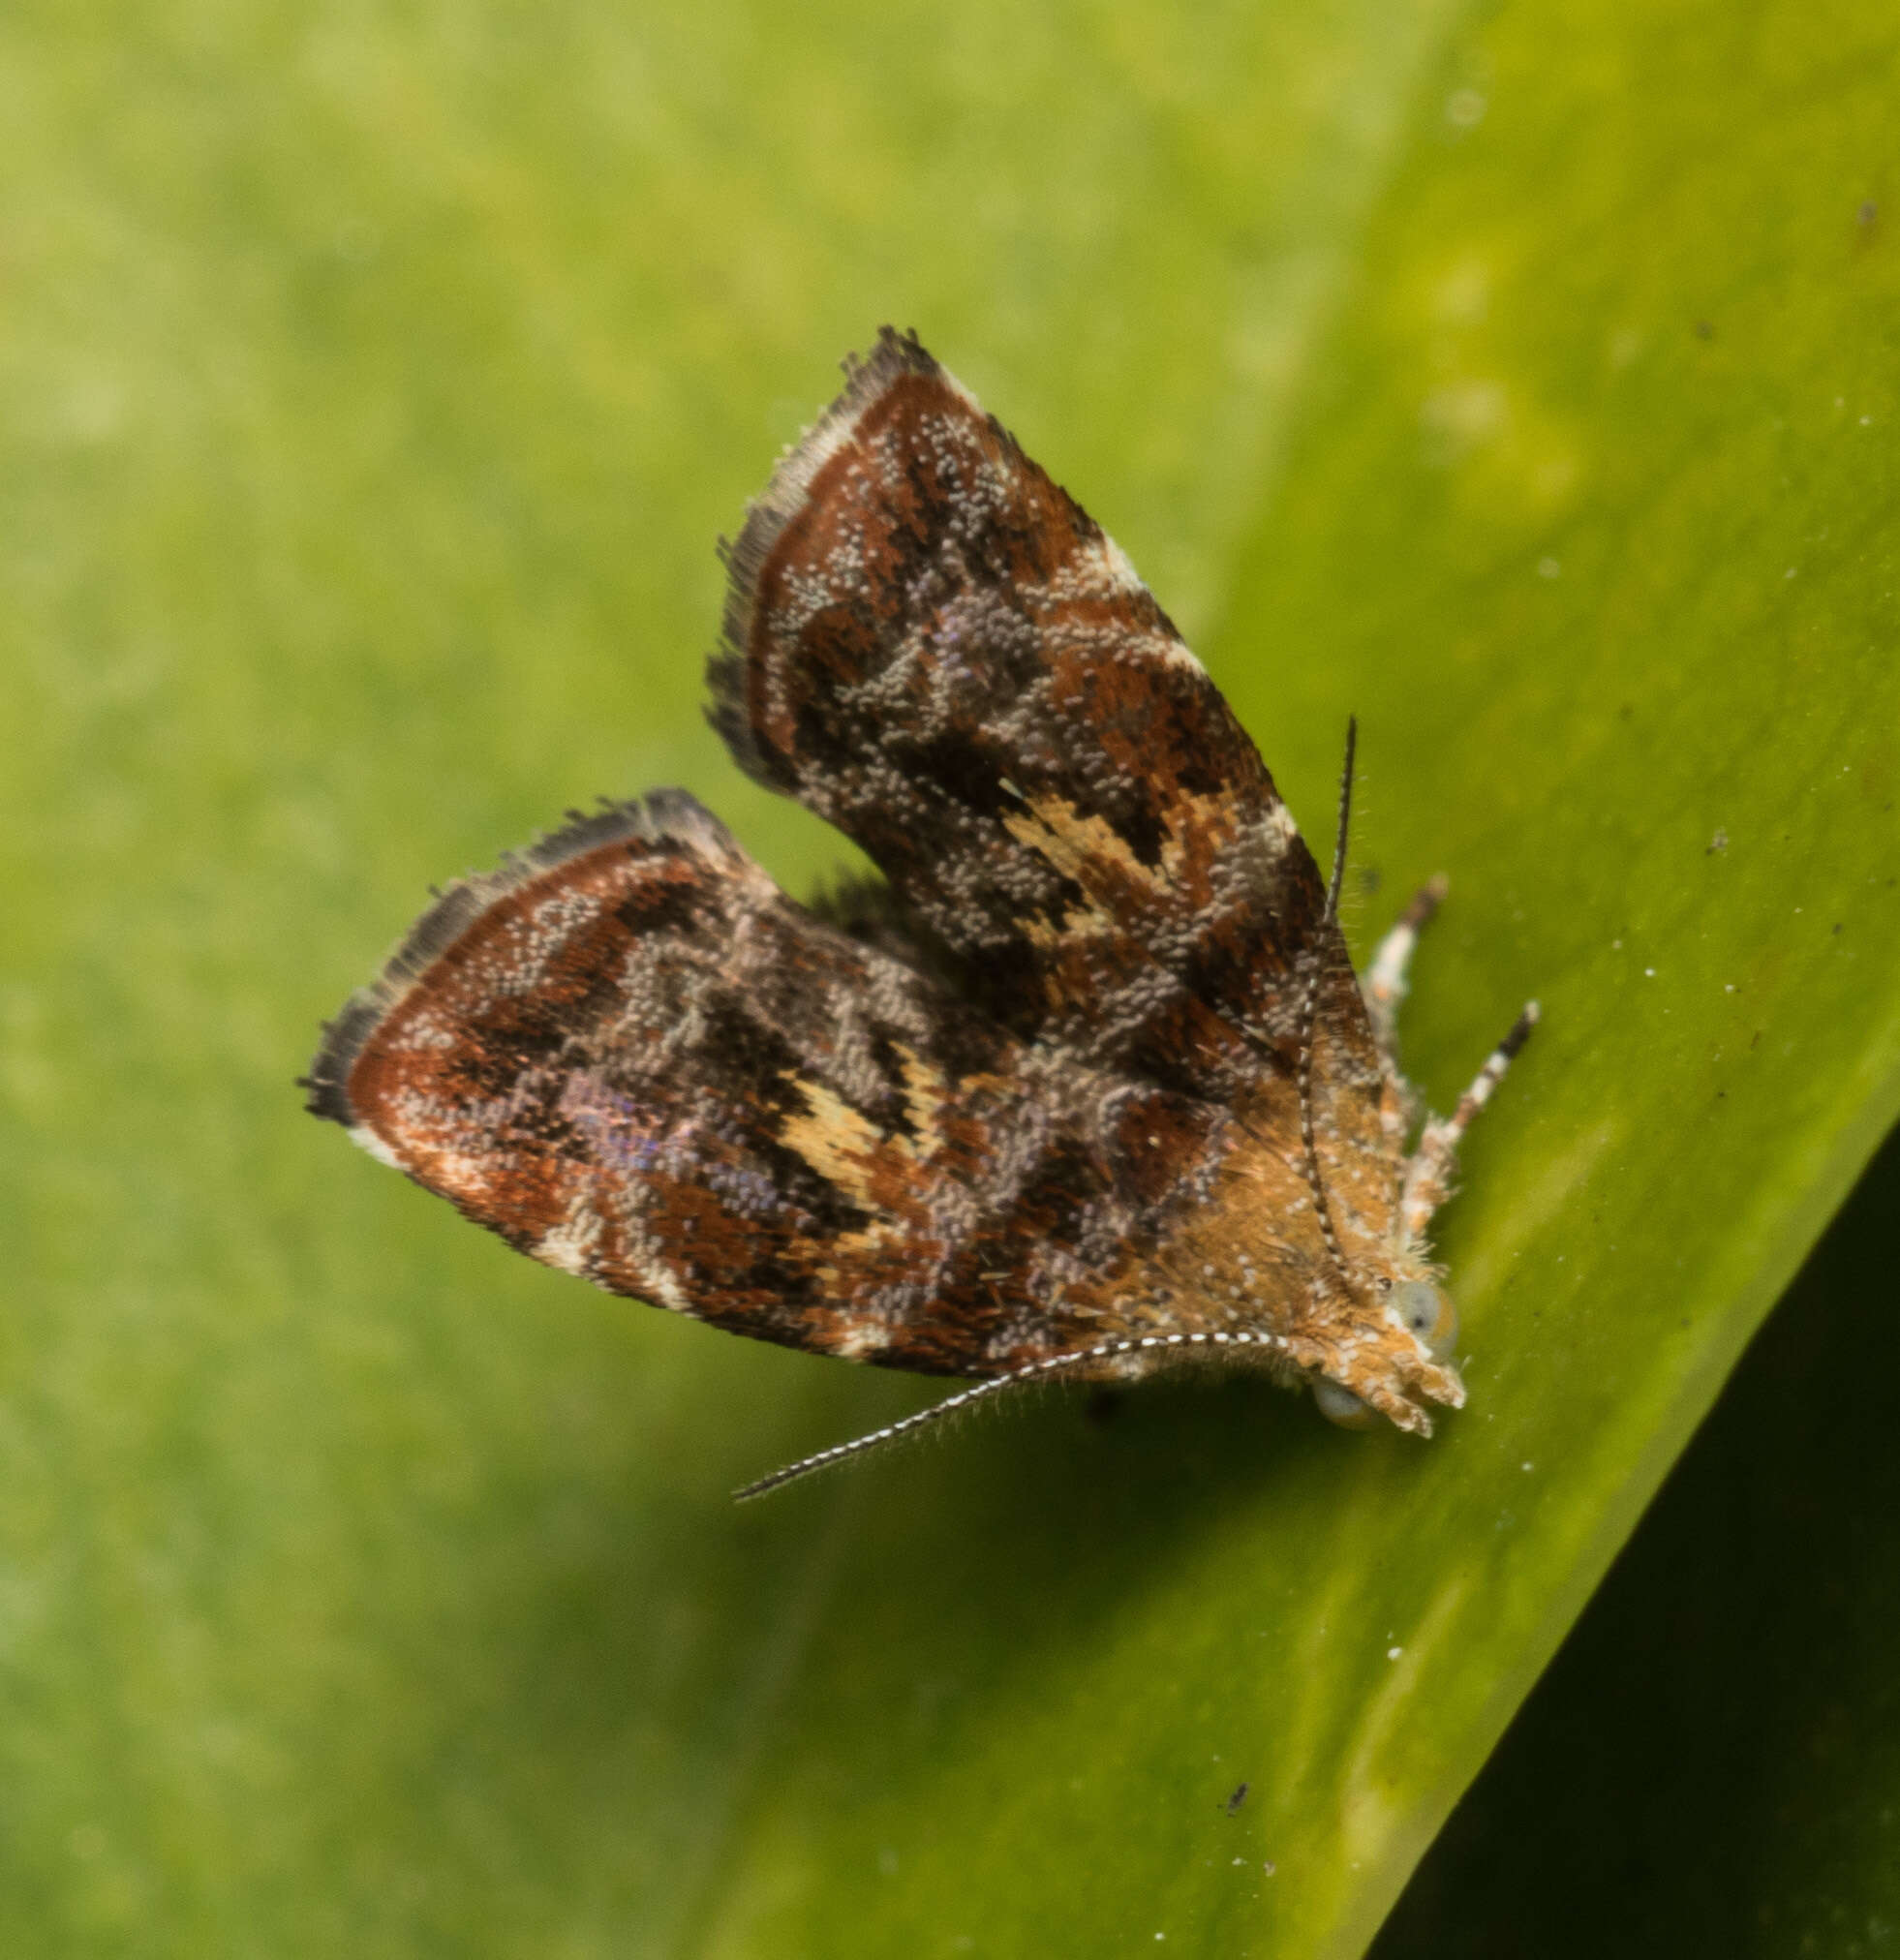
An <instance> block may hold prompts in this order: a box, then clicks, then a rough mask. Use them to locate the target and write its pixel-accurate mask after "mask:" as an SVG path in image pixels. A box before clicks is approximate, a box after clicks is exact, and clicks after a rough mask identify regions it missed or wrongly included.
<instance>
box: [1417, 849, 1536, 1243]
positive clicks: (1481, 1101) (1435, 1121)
mask: <svg viewBox="0 0 1900 1960" xmlns="http://www.w3.org/2000/svg"><path fill="white" fill-rule="evenodd" d="M1427 889H1429V888H1428V887H1427ZM1421 896H1422V897H1423V896H1424V895H1423V894H1421ZM1408 916H1409V914H1408ZM1538 1012H1539V1010H1538V1005H1537V1002H1536V1001H1535V1000H1532V1001H1530V1002H1528V1003H1527V1004H1526V1005H1525V1008H1524V1011H1523V1012H1522V1013H1521V1014H1520V1015H1518V1017H1517V1020H1516V1021H1515V1022H1514V1023H1513V1024H1512V1026H1511V1032H1510V1033H1509V1034H1507V1035H1506V1036H1505V1037H1504V1039H1503V1040H1502V1041H1500V1042H1499V1043H1498V1045H1497V1046H1496V1047H1495V1048H1494V1049H1492V1050H1491V1053H1490V1056H1489V1057H1488V1058H1487V1059H1486V1063H1485V1065H1484V1067H1483V1068H1481V1069H1480V1070H1479V1071H1478V1074H1477V1078H1476V1079H1475V1080H1474V1081H1473V1083H1472V1085H1471V1087H1469V1088H1468V1089H1466V1090H1465V1092H1464V1093H1463V1094H1462V1095H1461V1096H1459V1098H1458V1106H1457V1108H1456V1109H1455V1110H1454V1111H1453V1112H1452V1114H1451V1115H1450V1116H1449V1117H1434V1118H1432V1119H1431V1121H1430V1122H1428V1123H1426V1124H1425V1134H1424V1135H1423V1136H1422V1137H1420V1139H1419V1148H1417V1149H1416V1150H1414V1151H1413V1153H1412V1160H1411V1162H1410V1163H1409V1164H1407V1165H1406V1167H1405V1189H1404V1193H1403V1196H1402V1198H1401V1200H1400V1204H1401V1207H1402V1210H1403V1215H1404V1221H1405V1234H1406V1237H1407V1238H1408V1239H1413V1240H1416V1239H1418V1238H1420V1237H1421V1236H1422V1235H1423V1234H1424V1231H1425V1225H1426V1223H1427V1221H1428V1220H1429V1219H1430V1217H1431V1214H1432V1213H1433V1212H1434V1211H1435V1210H1437V1209H1438V1208H1439V1206H1441V1205H1442V1204H1443V1203H1444V1202H1445V1200H1446V1199H1447V1198H1448V1197H1450V1195H1451V1190H1452V1173H1453V1171H1454V1170H1455V1169H1456V1164H1457V1154H1458V1141H1459V1139H1460V1138H1461V1137H1462V1136H1463V1135H1464V1133H1465V1131H1466V1130H1468V1129H1469V1128H1470V1127H1471V1122H1472V1118H1474V1117H1476V1116H1477V1114H1478V1112H1479V1111H1480V1110H1481V1109H1483V1108H1484V1107H1485V1105H1486V1103H1487V1102H1489V1101H1490V1099H1491V1093H1492V1091H1493V1090H1494V1089H1495V1088H1496V1087H1497V1086H1498V1084H1499V1083H1501V1082H1502V1081H1503V1080H1504V1071H1505V1070H1506V1069H1507V1068H1509V1067H1510V1066H1511V1058H1512V1057H1513V1056H1515V1055H1516V1054H1517V1051H1518V1050H1519V1049H1520V1048H1522V1047H1523V1045H1524V1043H1525V1042H1527V1041H1528V1040H1529V1039H1530V1031H1531V1029H1532V1028H1533V1027H1535V1026H1537V1018H1538Z"/></svg>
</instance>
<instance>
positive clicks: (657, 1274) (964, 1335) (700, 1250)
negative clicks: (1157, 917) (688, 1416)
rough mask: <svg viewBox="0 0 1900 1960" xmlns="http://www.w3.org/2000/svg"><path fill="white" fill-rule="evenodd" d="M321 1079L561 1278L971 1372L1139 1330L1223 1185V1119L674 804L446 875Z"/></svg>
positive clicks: (735, 1325) (340, 1117)
mask: <svg viewBox="0 0 1900 1960" xmlns="http://www.w3.org/2000/svg"><path fill="white" fill-rule="evenodd" d="M307 1087H308V1089H309V1101H310V1107H311V1109H312V1110H313V1111H314V1112H315V1113H316V1114H318V1115H319V1116H323V1117H328V1118H332V1119H333V1120H335V1121H337V1122H340V1123H343V1124H345V1125H346V1126H347V1127H348V1128H349V1129H350V1130H351V1131H352V1134H354V1136H355V1137H356V1139H357V1141H358V1142H359V1143H361V1144H363V1145H364V1147H365V1148H368V1149H369V1150H370V1151H371V1152H372V1153H373V1154H375V1155H376V1156H378V1157H379V1158H381V1159H383V1161H384V1162H386V1163H389V1164H392V1165H394V1166H395V1167H396V1168H397V1169H399V1170H401V1171H404V1172H406V1173H407V1174H408V1175H409V1176H410V1177H411V1178H413V1179H414V1180H415V1181H416V1182H417V1183H419V1184H422V1185H424V1186H425V1187H426V1188H428V1189H430V1190H432V1191H435V1192H438V1193H440V1194H441V1195H442V1196H443V1197H444V1198H447V1199H449V1200H450V1201H451V1202H452V1203H453V1204H454V1205H455V1206H456V1207H457V1208H458V1209H459V1210H462V1211H463V1212H464V1213H466V1214H467V1215H468V1216H469V1217H471V1218H473V1219H475V1221H476V1222H477V1223H479V1224H482V1225H485V1226H487V1227H488V1228H489V1229H490V1230H492V1231H495V1232H498V1233H499V1234H500V1235H501V1236H502V1237H503V1238H504V1239H506V1240H507V1241H508V1243H509V1244H511V1245H513V1246H515V1247H517V1248H518V1249H519V1250H521V1251H523V1252H526V1253H528V1254H530V1255H531V1256H532V1257H534V1258H536V1259H538V1260H540V1261H542V1262H543V1263H544V1264H546V1265H548V1266H552V1267H556V1268H558V1269H560V1270H561V1271H565V1272H571V1273H575V1274H577V1275H579V1276H581V1277H583V1278H586V1279H590V1280H592V1281H594V1282H595V1283H596V1284H597V1285H598V1286H601V1287H604V1288H606V1289H607V1290H608V1291H610V1292H613V1293H622V1294H629V1295H634V1296H637V1297H639V1298H641V1299H645V1300H650V1301H653V1302H657V1303H659V1304H660V1305H664V1306H668V1307H671V1308H673V1309H675V1310H676V1311H678V1312H681V1313H686V1314H690V1315H691V1316H693V1317H694V1318H697V1319H700V1320H706V1321H710V1322H712V1323H714V1324H715V1325H718V1326H721V1327H727V1328H731V1329H733V1330H734V1331H736V1332H743V1333H748V1334H752V1335H754V1336H757V1337H760V1338H763V1339H766V1340H775V1341H781V1342H783V1343H785V1344H787V1345H790V1346H794V1347H802V1348H810V1349H814V1350H817V1351H819V1352H822V1353H829V1354H837V1355H844V1356H849V1357H851V1358H853V1359H857V1360H861V1361H867V1362H874V1363H881V1364H884V1365H887V1366H892V1367H902V1368H908V1369H912V1370H916V1371H919V1372H923V1373H936V1374H957V1375H967V1376H981V1375H989V1374H999V1373H1003V1372H1006V1371H1008V1370H1010V1369H1014V1368H1020V1367H1022V1366H1024V1365H1025V1364H1027V1363H1033V1362H1035V1361H1037V1360H1039V1359H1041V1358H1043V1357H1047V1356H1050V1355H1054V1354H1058V1353H1063V1352H1067V1351H1071V1350H1073V1349H1075V1348H1078V1347H1083V1346H1087V1345H1089V1344H1090V1343H1092V1342H1097V1341H1100V1340H1103V1339H1106V1338H1109V1337H1111V1336H1115V1335H1119V1334H1122V1333H1125V1332H1128V1331H1129V1330H1130V1329H1131V1328H1135V1327H1144V1328H1145V1327H1151V1326H1152V1325H1153V1316H1154V1314H1155V1313H1156V1311H1157V1310H1160V1309H1164V1308H1165V1300H1161V1301H1157V1300H1156V1299H1155V1298H1154V1289H1153V1287H1152V1285H1151V1284H1150V1283H1149V1282H1148V1281H1143V1282H1141V1283H1133V1282H1131V1275H1132V1274H1136V1273H1139V1272H1140V1271H1141V1270H1142V1268H1143V1266H1144V1262H1145V1261H1146V1260H1147V1259H1148V1258H1149V1256H1150V1255H1151V1253H1152V1249H1153V1247H1154V1245H1155V1244H1156V1242H1157V1241H1158V1240H1162V1239H1165V1238H1166V1237H1167V1236H1168V1235H1169V1233H1170V1232H1171V1230H1172V1228H1173V1224H1174V1221H1175V1220H1176V1219H1177V1218H1179V1217H1180V1215H1181V1214H1182V1213H1183V1212H1184V1211H1186V1210H1191V1209H1192V1207H1193V1206H1194V1204H1195V1203H1196V1202H1197V1200H1205V1196H1206V1189H1207V1179H1206V1178H1203V1179H1199V1180H1198V1182H1197V1180H1196V1179H1193V1178H1189V1179H1185V1180H1182V1179H1180V1177H1179V1175H1178V1171H1179V1167H1180V1162H1181V1160H1182V1157H1183V1156H1184V1155H1185V1156H1188V1157H1193V1156H1195V1155H1196V1154H1197V1153H1205V1151H1206V1148H1207V1146H1208V1143H1209V1141H1210V1132H1211V1131H1213V1130H1214V1129H1217V1128H1218V1127H1219V1125H1220V1123H1221V1122H1222V1121H1223V1118H1222V1117H1221V1115H1220V1113H1218V1112H1215V1111H1212V1110H1210V1109H1207V1108H1204V1107H1201V1106H1198V1105H1194V1104H1191V1103H1187V1102H1184V1101H1183V1100H1182V1099H1181V1098H1180V1097H1178V1096H1174V1095H1172V1094H1170V1093H1169V1092H1167V1091H1166V1090H1161V1089H1156V1088H1151V1087H1150V1088H1149V1089H1146V1090H1144V1091H1139V1092H1131V1091H1130V1090H1129V1089H1128V1087H1127V1086H1126V1085H1124V1084H1122V1083H1120V1082H1119V1081H1114V1080H1111V1079H1108V1078H1104V1077H1101V1076H1099V1075H1095V1074H1092V1073H1090V1072H1088V1071H1085V1070H1079V1069H1075V1068H1073V1067H1066V1066H1061V1065H1058V1064H1057V1062H1056V1061H1055V1060H1054V1059H1053V1058H1052V1057H1049V1056H1047V1055H1044V1054H1038V1053H1037V1052H1035V1051H1034V1050H1032V1049H1030V1048H1028V1047H1027V1046H1026V1045H1025V1044H1024V1043H1022V1042H1020V1041H1019V1040H1017V1039H1016V1038H1015V1037H1014V1036H1012V1035H1011V1034H1009V1033H1008V1032H1007V1031H1006V1030H1005V1029H1003V1028H1002V1027H1000V1026H997V1025H996V1023H995V1022H994V1021H992V1020H990V1019H989V1018H988V1017H986V1016H984V1015H983V1014H981V1013H979V1012H977V1011H975V1010H973V1009H972V1008H970V1007H968V1006H967V1005H965V1003H963V1002H961V1001H959V1000H957V999H955V998H953V997H951V996H949V995H945V994H943V993H942V992H941V991H940V990H938V989H936V988H935V987H934V986H933V985H932V984H931V982H930V981H929V980H928V979H926V978H925V977H924V976H922V975H920V974H919V973H917V972H916V971H915V970H914V969H913V968H912V967H910V966H909V965H905V964H904V963H903V962H901V961H898V960H895V959H892V958H889V957H887V956H886V955H884V954H881V953H879V952H877V951H876V950H874V949H873V948H872V947H869V946H866V945H864V944H863V943H861V942H860V941H858V940H856V939H853V938H852V937H850V936H848V935H847V934H844V933H843V932H840V931H838V930H836V929H834V928H832V927H830V926H827V925H825V924H823V923H821V922H820V921H818V920H817V919H815V918H813V917H812V914H811V913H809V912H808V911H806V910H805V909H804V908H803V907H802V906H800V905H797V904H795V903H793V902H792V901H791V900H790V899H788V898H787V897H786V896H785V895H784V894H783V893H782V892H781V891H780V890H779V889H778V887H777V886H776V885H775V884H774V883H773V882H772V880H771V879H770V878H769V877H768V876H767V875H766V874H765V873H764V872H762V871H761V870H760V869H759V868H758V866H757V865H755V864H754V863H753V862H752V861H751V859H750V858H749V857H747V856H746V854H745V853H744V852H743V851H742V850H741V849H740V848H739V846H738V844H737V843H736V842H734V841H733V839H732V838H731V836H730V835H729V834H728V833H727V832H726V830H725V829H724V828H723V827H722V826H721V825H720V823H718V822H717V821H716V820H715V819H714V818H713V817H712V816H710V815H709V814H708V813H707V812H705V811H703V810H702V809H701V808H700V807H699V806H698V805H697V804H696V803H694V802H693V801H692V800H691V799H690V797H687V796H685V795H683V794H680V793H678V792H670V793H662V794H660V795H657V796H654V797H650V798H649V799H648V800H647V801H646V802H645V803H644V804H637V805H625V806H618V807H610V808H608V809H606V810H604V811H603V812H600V813H598V814H597V815H594V816H589V817H584V818H579V819H576V820H574V821H573V822H571V823H570V824H569V826H568V827H567V829H565V830H563V831H561V832H559V833H558V834H556V835H555V836H553V837H550V838H548V839H546V840H544V841H543V842H541V843H539V844H537V845H536V846H535V847H534V848H533V849H531V850H529V851H527V852H524V853H521V854H520V855H519V856H517V857H515V858H512V859H510V860H509V861H507V862H506V864H505V865H504V867H503V869H502V870H501V871H499V872H497V873H493V874H491V875H489V876H486V877H478V878H472V879H469V880H466V881H464V882H463V883H461V884H458V885H456V886H454V887H452V888H451V889H450V890H449V891H448V892H447V893H446V894H445V895H444V897H443V898H442V899H441V900H440V901H439V902H438V903H437V904H436V905H435V907H434V908H433V909H432V910H431V911H430V912H429V913H427V914H426V915H425V916H424V917H423V918H422V920H421V921H420V922H419V923H418V924H417V926H416V927H415V929H414V932H413V933H412V934H411V935H410V937H409V939H408V940H407V941H406V942H405V944H404V945H403V946H402V947H401V949H400V950H399V951H398V952H397V953H396V954H395V956H394V957H393V958H392V959H391V960H390V962H389V963H388V965H387V966H386V968H385V969H384V971H383V976H382V977H381V978H380V979H379V980H378V981H377V982H376V983H375V984H374V985H373V986H371V987H369V988H367V989H364V990H363V991H362V992H360V993H358V994H357V995H354V996H353V997H352V1000H351V1001H350V1002H349V1003H348V1005H347V1006H346V1007H345V1008H344V1011H343V1012H342V1014H341V1015H339V1017H338V1018H337V1020H336V1021H335V1022H334V1023H332V1024H331V1026H329V1028H328V1029H327V1030H326V1033H325V1038H324V1042H323V1046H322V1051H321V1052H320V1054H319V1056H318V1058H317V1061H316V1063H315V1064H314V1065H313V1068H312V1071H311V1075H310V1077H309V1080H308V1083H307ZM1150 1278H1151V1275H1150Z"/></svg>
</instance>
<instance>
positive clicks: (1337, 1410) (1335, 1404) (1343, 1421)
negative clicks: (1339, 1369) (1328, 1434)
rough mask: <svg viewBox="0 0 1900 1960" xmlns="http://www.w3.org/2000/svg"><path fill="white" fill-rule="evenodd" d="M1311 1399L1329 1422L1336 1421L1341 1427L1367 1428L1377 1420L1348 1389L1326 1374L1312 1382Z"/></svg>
mask: <svg viewBox="0 0 1900 1960" xmlns="http://www.w3.org/2000/svg"><path fill="white" fill-rule="evenodd" d="M1313 1401H1314V1403H1315V1404H1316V1405H1317V1406H1318V1409H1319V1412H1320V1414H1321V1415H1322V1416H1324V1417H1325V1418H1326V1420H1327V1421H1328V1422H1329V1423H1337V1424H1338V1425H1339V1426H1340V1428H1342V1429H1369V1428H1370V1427H1371V1426H1372V1424H1374V1422H1376V1421H1377V1420H1378V1419H1377V1418H1376V1417H1375V1416H1374V1415H1373V1413H1372V1411H1371V1410H1370V1409H1369V1408H1368V1407H1367V1406H1366V1405H1365V1404H1364V1402H1362V1401H1361V1400H1360V1398H1359V1397H1358V1396H1357V1395H1356V1394H1354V1393H1353V1392H1352V1391H1351V1390H1350V1389H1345V1388H1341V1387H1340V1386H1339V1384H1338V1383H1337V1382H1335V1381H1333V1380H1332V1379H1331V1378H1330V1377H1329V1376H1326V1375H1321V1376H1319V1377H1318V1378H1317V1379H1316V1380H1315V1381H1314V1383H1313Z"/></svg>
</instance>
